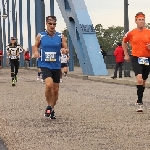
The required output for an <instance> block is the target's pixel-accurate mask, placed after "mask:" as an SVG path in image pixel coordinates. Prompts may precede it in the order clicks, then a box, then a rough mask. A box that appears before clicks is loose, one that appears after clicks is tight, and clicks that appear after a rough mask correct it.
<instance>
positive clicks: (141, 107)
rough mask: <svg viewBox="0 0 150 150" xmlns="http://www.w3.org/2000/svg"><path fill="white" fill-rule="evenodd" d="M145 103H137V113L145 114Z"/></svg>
mask: <svg viewBox="0 0 150 150" xmlns="http://www.w3.org/2000/svg"><path fill="white" fill-rule="evenodd" d="M143 108H144V106H143V103H136V111H137V112H143Z"/></svg>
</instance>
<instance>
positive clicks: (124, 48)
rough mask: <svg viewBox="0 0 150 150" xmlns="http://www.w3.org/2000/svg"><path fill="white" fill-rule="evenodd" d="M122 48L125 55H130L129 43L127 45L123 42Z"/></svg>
mask: <svg viewBox="0 0 150 150" xmlns="http://www.w3.org/2000/svg"><path fill="white" fill-rule="evenodd" d="M122 48H123V50H124V55H129V54H128V50H127V43H125V42H124V41H122Z"/></svg>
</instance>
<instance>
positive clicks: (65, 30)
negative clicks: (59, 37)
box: [62, 28, 68, 37]
mask: <svg viewBox="0 0 150 150" xmlns="http://www.w3.org/2000/svg"><path fill="white" fill-rule="evenodd" d="M62 34H63V35H64V36H65V37H67V36H68V30H67V28H65V29H64V30H63V31H62Z"/></svg>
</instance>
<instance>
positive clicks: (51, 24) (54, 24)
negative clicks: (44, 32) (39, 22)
mask: <svg viewBox="0 0 150 150" xmlns="http://www.w3.org/2000/svg"><path fill="white" fill-rule="evenodd" d="M47 23H48V22H47ZM48 24H49V25H54V26H56V23H48Z"/></svg>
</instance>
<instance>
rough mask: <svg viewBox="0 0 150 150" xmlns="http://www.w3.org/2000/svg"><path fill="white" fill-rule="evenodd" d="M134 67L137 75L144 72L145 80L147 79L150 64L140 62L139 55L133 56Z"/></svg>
mask: <svg viewBox="0 0 150 150" xmlns="http://www.w3.org/2000/svg"><path fill="white" fill-rule="evenodd" d="M148 60H149V63H150V58H148ZM131 62H132V68H133V71H134V73H135V76H137V75H138V74H142V77H143V80H146V79H147V78H148V75H149V71H150V65H142V64H139V63H138V57H135V56H132V61H131Z"/></svg>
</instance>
